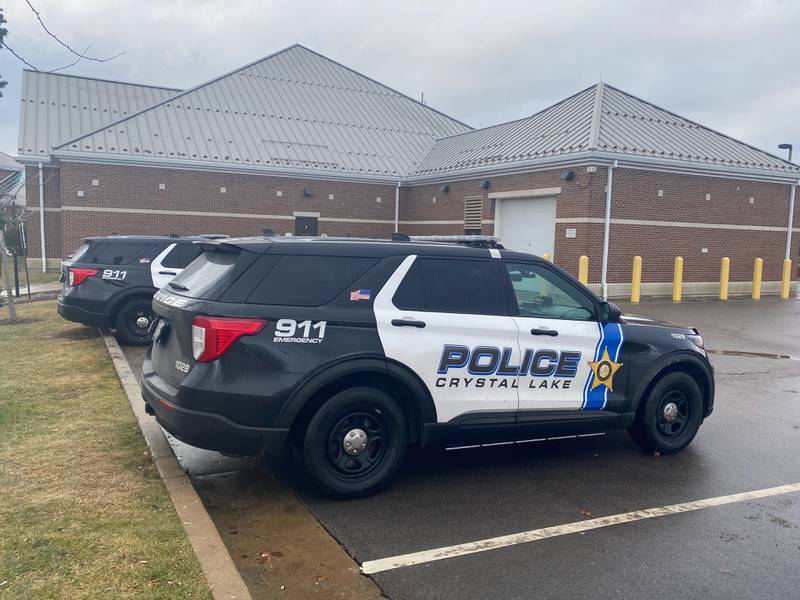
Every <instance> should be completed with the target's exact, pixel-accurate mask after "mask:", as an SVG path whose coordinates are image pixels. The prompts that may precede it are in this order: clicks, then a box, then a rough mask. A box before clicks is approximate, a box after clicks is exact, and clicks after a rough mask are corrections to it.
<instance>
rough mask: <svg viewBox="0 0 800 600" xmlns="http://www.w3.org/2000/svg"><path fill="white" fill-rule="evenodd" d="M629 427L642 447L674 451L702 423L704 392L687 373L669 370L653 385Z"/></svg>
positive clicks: (668, 452) (671, 452)
mask: <svg viewBox="0 0 800 600" xmlns="http://www.w3.org/2000/svg"><path fill="white" fill-rule="evenodd" d="M643 401H644V402H645V404H644V406H642V407H641V408H640V410H639V411H638V414H637V415H636V420H635V421H634V422H633V425H631V427H630V429H628V433H630V436H631V438H633V441H634V442H636V443H637V444H638V445H639V446H640V447H641V448H642V449H644V450H647V451H650V452H652V451H655V452H660V453H661V454H673V453H675V452H679V451H681V450H683V449H684V448H685V447H686V446H688V445H689V444H690V443H691V441H692V440H693V439H694V436H695V435H696V434H697V430H698V429H699V428H700V424H701V423H702V422H703V394H702V392H701V391H700V387H699V386H698V385H697V382H696V381H695V380H694V378H692V376H691V375H689V374H688V373H680V372H676V373H669V374H668V375H665V376H664V377H662V378H661V379H659V380H658V382H657V383H656V384H655V385H654V386H653V389H652V390H651V391H650V394H649V395H648V396H647V398H645V399H644V400H643Z"/></svg>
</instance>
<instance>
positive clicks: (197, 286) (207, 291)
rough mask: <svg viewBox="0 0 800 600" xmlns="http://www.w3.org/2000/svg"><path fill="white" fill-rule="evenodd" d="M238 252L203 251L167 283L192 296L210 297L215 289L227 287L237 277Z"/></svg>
mask: <svg viewBox="0 0 800 600" xmlns="http://www.w3.org/2000/svg"><path fill="white" fill-rule="evenodd" d="M238 258H239V253H238V252H211V251H208V252H203V254H201V255H200V256H199V257H198V258H197V259H196V260H194V261H193V262H192V263H191V264H190V265H189V266H188V267H186V268H185V269H184V270H183V271H181V273H180V275H178V276H177V277H175V278H174V279H173V280H172V281H170V282H169V283H168V284H167V285H168V287H169V289H172V290H175V291H176V292H178V293H180V294H182V295H184V296H189V297H190V298H208V297H210V296H212V295H213V294H212V290H214V289H226V288H227V287H228V286H229V285H230V284H231V283H233V279H234V278H235V273H234V267H235V266H236V260H237V259H238Z"/></svg>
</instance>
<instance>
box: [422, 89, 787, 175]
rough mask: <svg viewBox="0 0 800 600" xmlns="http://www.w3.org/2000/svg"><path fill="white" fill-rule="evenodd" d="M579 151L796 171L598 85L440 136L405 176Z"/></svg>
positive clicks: (494, 165) (706, 165)
mask: <svg viewBox="0 0 800 600" xmlns="http://www.w3.org/2000/svg"><path fill="white" fill-rule="evenodd" d="M579 153H584V155H587V154H586V153H596V154H597V153H607V154H608V155H609V156H615V157H616V156H619V157H620V158H624V157H626V156H627V157H638V158H645V159H653V160H661V161H665V162H666V161H669V162H672V163H675V164H677V163H683V164H689V165H693V166H695V167H697V168H712V167H713V168H720V169H721V168H728V169H736V170H737V171H741V170H748V169H752V170H755V171H771V172H776V173H784V174H791V173H798V172H800V167H798V166H797V165H794V164H792V163H789V162H788V161H785V160H783V159H781V158H779V157H776V156H773V155H772V154H769V153H768V152H764V151H763V150H759V149H758V148H755V147H753V146H750V145H748V144H745V143H743V142H740V141H738V140H735V139H733V138H731V137H729V136H726V135H724V134H721V133H718V132H716V131H714V130H712V129H709V128H708V127H704V126H702V125H699V124H697V123H695V122H693V121H690V120H688V119H685V118H683V117H680V116H678V115H676V114H674V113H671V112H669V111H667V110H664V109H662V108H659V107H658V106H655V105H653V104H651V103H649V102H646V101H645V100H641V99H640V98H637V97H636V96H633V95H631V94H628V93H626V92H623V91H622V90H619V89H617V88H614V87H612V86H610V85H608V84H604V83H599V84H597V85H594V86H592V87H590V88H588V89H586V90H583V91H581V92H579V93H577V94H575V95H574V96H571V97H569V98H567V99H566V100H563V101H561V102H559V103H558V104H555V105H553V106H551V107H549V108H546V109H545V110H543V111H541V112H539V113H536V114H535V115H533V116H531V117H528V118H526V119H521V120H519V121H512V122H510V123H504V124H502V125H495V126H492V127H487V128H485V129H478V130H474V131H471V132H468V133H465V134H461V135H457V136H453V137H449V138H445V139H441V140H439V141H437V142H436V144H435V145H434V147H433V148H432V149H431V151H430V152H429V153H428V155H427V156H426V157H425V158H424V159H423V160H422V161H421V162H420V164H419V165H418V166H417V167H416V168H415V169H414V170H413V171H412V172H411V173H410V176H411V177H412V178H413V177H421V176H430V175H436V174H442V175H446V174H447V175H449V174H457V173H459V172H463V171H479V170H481V169H483V170H490V169H492V168H497V167H501V166H513V165H514V164H515V163H526V164H527V163H535V162H536V161H537V160H542V161H543V160H544V159H548V158H551V157H557V156H560V157H569V156H570V155H572V154H579Z"/></svg>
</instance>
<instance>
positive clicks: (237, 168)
mask: <svg viewBox="0 0 800 600" xmlns="http://www.w3.org/2000/svg"><path fill="white" fill-rule="evenodd" d="M53 156H54V157H55V158H57V159H58V163H60V164H63V163H91V164H96V165H97V164H100V165H116V166H127V167H143V168H158V169H174V170H182V171H205V172H216V173H238V174H243V175H264V176H273V177H291V178H293V179H314V180H336V181H349V182H353V183H373V184H378V185H391V186H396V185H397V183H398V182H403V181H404V179H403V177H402V176H399V177H387V176H385V175H370V174H368V173H365V174H359V173H352V172H335V171H319V170H316V171H315V170H303V169H286V168H279V167H269V166H265V165H261V166H257V165H252V166H250V167H248V166H246V165H239V164H231V165H228V164H225V163H222V164H220V163H213V162H200V161H182V160H178V159H171V160H162V159H159V158H146V157H126V158H119V159H117V158H109V156H108V155H107V154H94V153H86V152H75V153H73V152H69V151H65V150H62V151H59V152H54V153H53ZM36 162H39V161H36Z"/></svg>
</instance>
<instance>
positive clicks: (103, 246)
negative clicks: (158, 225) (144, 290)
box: [73, 242, 166, 265]
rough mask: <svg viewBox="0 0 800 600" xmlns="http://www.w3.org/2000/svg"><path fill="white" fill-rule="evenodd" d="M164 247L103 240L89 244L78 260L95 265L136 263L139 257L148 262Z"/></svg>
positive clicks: (163, 245)
mask: <svg viewBox="0 0 800 600" xmlns="http://www.w3.org/2000/svg"><path fill="white" fill-rule="evenodd" d="M165 247H166V244H160V245H159V244H132V243H116V242H103V243H98V244H90V245H89V248H88V250H87V251H86V252H85V253H84V255H83V256H82V257H81V259H80V260H81V262H85V263H91V264H96V265H130V264H136V263H138V262H139V261H140V260H141V259H145V260H146V261H147V262H150V261H151V260H152V259H153V258H154V257H155V256H157V255H158V254H159V253H160V252H161V251H162V250H163V249H164V248H165ZM73 260H77V259H76V258H73Z"/></svg>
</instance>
